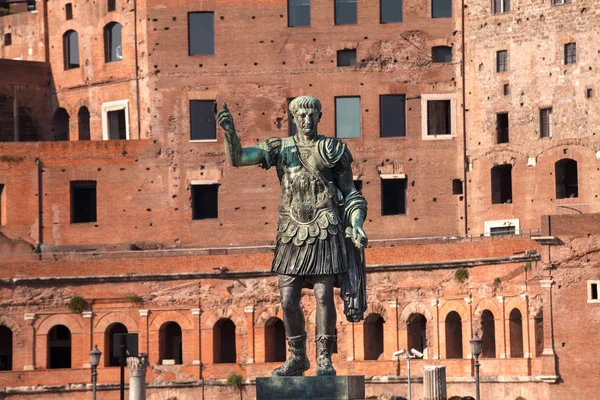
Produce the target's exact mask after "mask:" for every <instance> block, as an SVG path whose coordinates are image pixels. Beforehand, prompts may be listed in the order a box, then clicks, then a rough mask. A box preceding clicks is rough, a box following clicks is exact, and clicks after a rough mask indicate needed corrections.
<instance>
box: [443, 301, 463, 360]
mask: <svg viewBox="0 0 600 400" xmlns="http://www.w3.org/2000/svg"><path fill="white" fill-rule="evenodd" d="M444 326H445V328H446V358H462V356H463V342H462V320H461V318H460V315H458V313H457V312H456V311H450V312H449V313H448V315H447V316H446V321H445V322H444Z"/></svg>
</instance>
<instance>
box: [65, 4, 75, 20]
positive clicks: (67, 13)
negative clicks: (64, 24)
mask: <svg viewBox="0 0 600 400" xmlns="http://www.w3.org/2000/svg"><path fill="white" fill-rule="evenodd" d="M65 16H66V17H67V20H70V19H73V4H71V3H67V4H65Z"/></svg>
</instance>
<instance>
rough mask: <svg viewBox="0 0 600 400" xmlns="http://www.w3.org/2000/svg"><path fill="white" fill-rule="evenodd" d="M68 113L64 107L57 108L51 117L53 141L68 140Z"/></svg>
mask: <svg viewBox="0 0 600 400" xmlns="http://www.w3.org/2000/svg"><path fill="white" fill-rule="evenodd" d="M69 120H70V118H69V114H68V113H67V110H65V109H64V108H59V109H58V110H56V112H55V113H54V116H53V117H52V131H53V135H54V140H55V141H66V140H69Z"/></svg>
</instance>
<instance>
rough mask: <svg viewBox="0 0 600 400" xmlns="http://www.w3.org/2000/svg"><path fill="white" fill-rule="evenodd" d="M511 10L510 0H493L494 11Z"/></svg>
mask: <svg viewBox="0 0 600 400" xmlns="http://www.w3.org/2000/svg"><path fill="white" fill-rule="evenodd" d="M509 11H510V0H492V12H493V13H494V14H500V13H505V12H509Z"/></svg>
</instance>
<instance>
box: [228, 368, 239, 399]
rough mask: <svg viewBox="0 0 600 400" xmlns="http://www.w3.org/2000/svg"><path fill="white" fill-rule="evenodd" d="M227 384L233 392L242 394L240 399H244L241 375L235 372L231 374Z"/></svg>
mask: <svg viewBox="0 0 600 400" xmlns="http://www.w3.org/2000/svg"><path fill="white" fill-rule="evenodd" d="M226 384H227V386H229V387H230V388H231V389H232V390H234V391H235V390H237V391H238V392H239V393H240V399H241V398H242V376H241V375H240V374H236V373H235V372H232V373H231V374H229V376H228V377H227V381H226Z"/></svg>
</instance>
